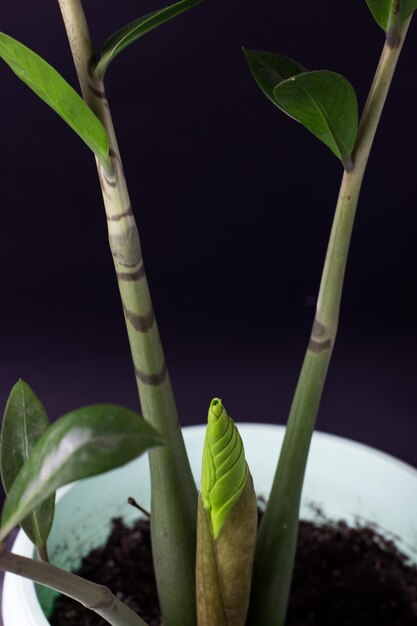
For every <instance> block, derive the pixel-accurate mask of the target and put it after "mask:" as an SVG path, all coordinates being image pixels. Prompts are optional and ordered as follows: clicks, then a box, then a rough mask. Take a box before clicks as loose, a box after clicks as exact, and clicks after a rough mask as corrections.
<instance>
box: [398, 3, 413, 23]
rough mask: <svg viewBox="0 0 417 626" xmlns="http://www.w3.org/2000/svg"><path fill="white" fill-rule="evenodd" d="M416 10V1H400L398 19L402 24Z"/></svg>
mask: <svg viewBox="0 0 417 626" xmlns="http://www.w3.org/2000/svg"><path fill="white" fill-rule="evenodd" d="M416 9H417V0H401V3H400V19H399V23H400V24H402V23H403V22H405V20H406V19H407V18H408V17H410V15H411V14H412V13H414V11H415V10H416Z"/></svg>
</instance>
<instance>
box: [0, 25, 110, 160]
mask: <svg viewBox="0 0 417 626" xmlns="http://www.w3.org/2000/svg"><path fill="white" fill-rule="evenodd" d="M0 57H1V58H2V59H3V60H4V61H5V62H6V63H7V65H9V67H10V68H11V69H12V70H13V72H14V73H15V74H16V75H17V76H18V77H19V78H20V79H21V80H22V81H23V82H24V83H26V85H28V86H29V87H30V88H31V89H32V90H33V91H34V92H35V93H36V95H38V96H39V98H41V100H43V101H44V102H46V104H48V105H49V106H50V107H51V108H52V109H53V110H54V111H55V112H56V113H58V115H59V116H60V117H62V119H63V120H64V121H65V122H66V123H67V124H68V125H69V126H70V127H71V128H72V129H73V130H74V131H75V132H76V133H77V134H78V135H79V136H80V137H81V139H82V140H83V141H84V142H85V143H86V144H87V146H88V147H89V148H91V150H92V151H93V152H94V153H95V154H96V156H97V158H98V159H99V160H100V161H101V162H102V163H103V165H104V166H107V165H108V152H109V140H108V137H107V133H106V131H105V129H104V126H103V125H102V123H101V122H100V120H99V119H98V118H97V116H96V115H95V114H94V113H93V112H92V110H91V109H90V108H89V107H88V106H87V105H86V103H85V102H84V100H83V99H82V98H81V97H80V96H79V95H78V93H77V92H76V91H75V90H74V89H73V88H72V87H71V86H70V85H69V84H68V83H67V82H66V81H65V80H64V79H63V78H62V76H61V75H60V74H58V72H57V71H56V70H55V69H54V68H53V67H51V66H50V65H49V64H48V63H47V62H46V61H44V60H43V59H42V58H41V57H40V56H38V55H37V54H35V52H33V51H32V50H30V49H29V48H27V47H26V46H24V45H23V44H21V43H20V42H18V41H16V39H13V38H12V37H9V36H8V35H5V34H4V33H0Z"/></svg>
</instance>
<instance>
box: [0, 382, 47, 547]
mask: <svg viewBox="0 0 417 626" xmlns="http://www.w3.org/2000/svg"><path fill="white" fill-rule="evenodd" d="M48 426H49V421H48V417H47V415H46V412H45V409H44V408H43V406H42V403H41V402H40V400H39V398H38V397H37V396H36V395H35V393H34V392H33V391H32V389H31V388H30V387H29V385H27V384H26V383H25V382H23V380H19V381H18V382H17V383H16V384H15V386H14V387H13V389H12V390H11V392H10V396H9V398H8V401H7V405H6V410H5V413H4V416H3V425H2V431H1V448H0V466H1V477H2V481H3V486H4V490H5V492H6V494H8V493H9V492H10V490H11V488H12V486H13V483H14V481H15V479H16V477H17V475H18V474H19V472H20V470H21V469H22V467H23V465H24V464H25V463H26V461H27V460H28V458H29V455H30V452H31V450H32V448H33V447H34V446H35V444H36V442H37V441H38V439H39V438H40V437H41V435H42V434H43V433H44V432H45V430H46V429H47V428H48ZM54 508H55V494H52V495H51V496H50V497H49V498H47V499H46V500H45V501H44V502H43V503H42V504H41V505H40V506H39V507H37V508H36V509H34V510H33V511H32V513H31V514H30V515H29V516H28V517H27V518H26V519H25V520H23V522H22V524H21V526H22V528H23V530H24V531H25V533H26V534H27V535H28V537H29V539H30V540H31V541H32V542H33V543H34V544H35V545H36V546H38V547H40V546H43V545H45V544H46V540H47V539H48V535H49V533H50V530H51V527H52V522H53V518H54Z"/></svg>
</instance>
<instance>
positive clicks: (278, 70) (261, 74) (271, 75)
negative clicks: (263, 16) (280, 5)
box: [244, 50, 358, 169]
mask: <svg viewBox="0 0 417 626" xmlns="http://www.w3.org/2000/svg"><path fill="white" fill-rule="evenodd" d="M244 53H245V56H246V59H247V61H248V64H249V68H250V70H251V72H252V74H253V76H254V78H255V80H256V82H257V83H258V85H259V87H260V89H261V90H262V91H263V93H264V94H265V95H266V96H267V98H269V99H270V100H271V101H272V102H273V103H274V104H275V105H276V106H278V108H280V109H281V110H282V111H284V113H287V115H289V116H290V117H292V118H294V119H295V120H297V121H298V122H300V123H301V124H303V126H305V127H306V128H308V129H309V130H310V131H311V132H312V133H313V134H314V135H316V137H318V138H319V139H320V140H321V141H323V142H324V143H325V144H326V145H327V146H328V147H329V148H330V149H331V150H332V151H333V152H334V154H335V155H336V156H337V157H339V158H340V159H341V160H342V162H343V164H344V165H345V167H346V168H347V169H349V168H350V167H351V153H352V150H353V146H354V144H355V140H356V135H357V131H358V103H357V100H356V94H355V91H354V89H353V87H352V85H351V84H350V83H349V82H348V81H347V80H346V79H345V78H343V76H340V74H335V73H334V72H327V71H318V72H307V71H306V70H305V68H304V67H302V65H300V64H299V63H296V62H295V61H292V60H291V59H289V58H288V57H285V56H282V55H281V54H276V53H275V52H264V51H261V50H244Z"/></svg>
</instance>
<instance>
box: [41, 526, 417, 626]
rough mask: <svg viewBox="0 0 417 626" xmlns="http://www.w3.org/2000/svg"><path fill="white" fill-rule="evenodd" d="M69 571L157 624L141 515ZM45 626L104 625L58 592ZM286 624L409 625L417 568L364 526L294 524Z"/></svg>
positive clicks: (415, 607)
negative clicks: (295, 538)
mask: <svg viewBox="0 0 417 626" xmlns="http://www.w3.org/2000/svg"><path fill="white" fill-rule="evenodd" d="M77 573H78V574H80V575H81V576H83V577H84V578H88V579H90V580H94V581H96V582H98V583H101V584H103V585H106V586H107V587H109V588H110V589H111V590H112V591H113V593H115V594H116V595H117V597H118V598H120V599H121V600H123V602H125V603H126V604H128V605H129V606H130V607H131V608H132V609H133V610H134V611H136V612H137V613H138V614H139V615H141V617H143V619H144V620H145V621H146V622H147V623H148V624H149V626H160V624H161V620H160V614H159V607H158V599H157V595H156V585H155V579H154V574H153V567H152V557H151V547H150V536H149V524H148V522H147V521H146V520H140V521H138V522H137V524H136V525H135V526H134V527H133V528H132V529H126V527H125V526H124V525H123V523H122V522H121V521H120V520H115V521H114V523H113V531H112V533H111V536H110V538H109V540H108V543H107V545H106V546H105V547H104V548H101V549H98V550H94V551H93V552H92V553H91V554H90V555H88V556H87V557H86V558H85V559H84V560H83V563H82V565H81V568H80V570H79V571H78V572H77ZM50 623H51V625H52V626H108V625H107V622H105V621H104V620H103V619H101V618H100V617H98V616H97V615H96V614H95V613H93V612H91V611H88V610H87V609H85V608H84V607H82V606H81V605H79V604H77V603H75V602H74V601H72V600H70V599H68V598H66V597H64V596H62V597H60V598H58V600H57V602H56V605H55V611H54V614H53V616H52V618H50ZM213 626H215V625H214V624H213ZM286 626H417V568H415V567H409V566H407V564H406V559H405V557H404V556H403V555H402V554H400V553H399V552H398V550H397V549H396V548H395V545H394V544H393V543H392V542H390V541H387V540H385V539H383V538H382V537H381V536H379V535H378V534H377V533H376V532H375V531H374V530H372V529H371V528H350V527H348V526H347V525H346V524H345V523H343V522H340V523H338V524H335V525H330V524H324V525H315V524H312V523H309V522H302V523H301V526H300V533H299V543H298V550H297V558H296V565H295V572H294V581H293V588H292V594H291V599H290V605H289V610H288V617H287V621H286Z"/></svg>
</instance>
